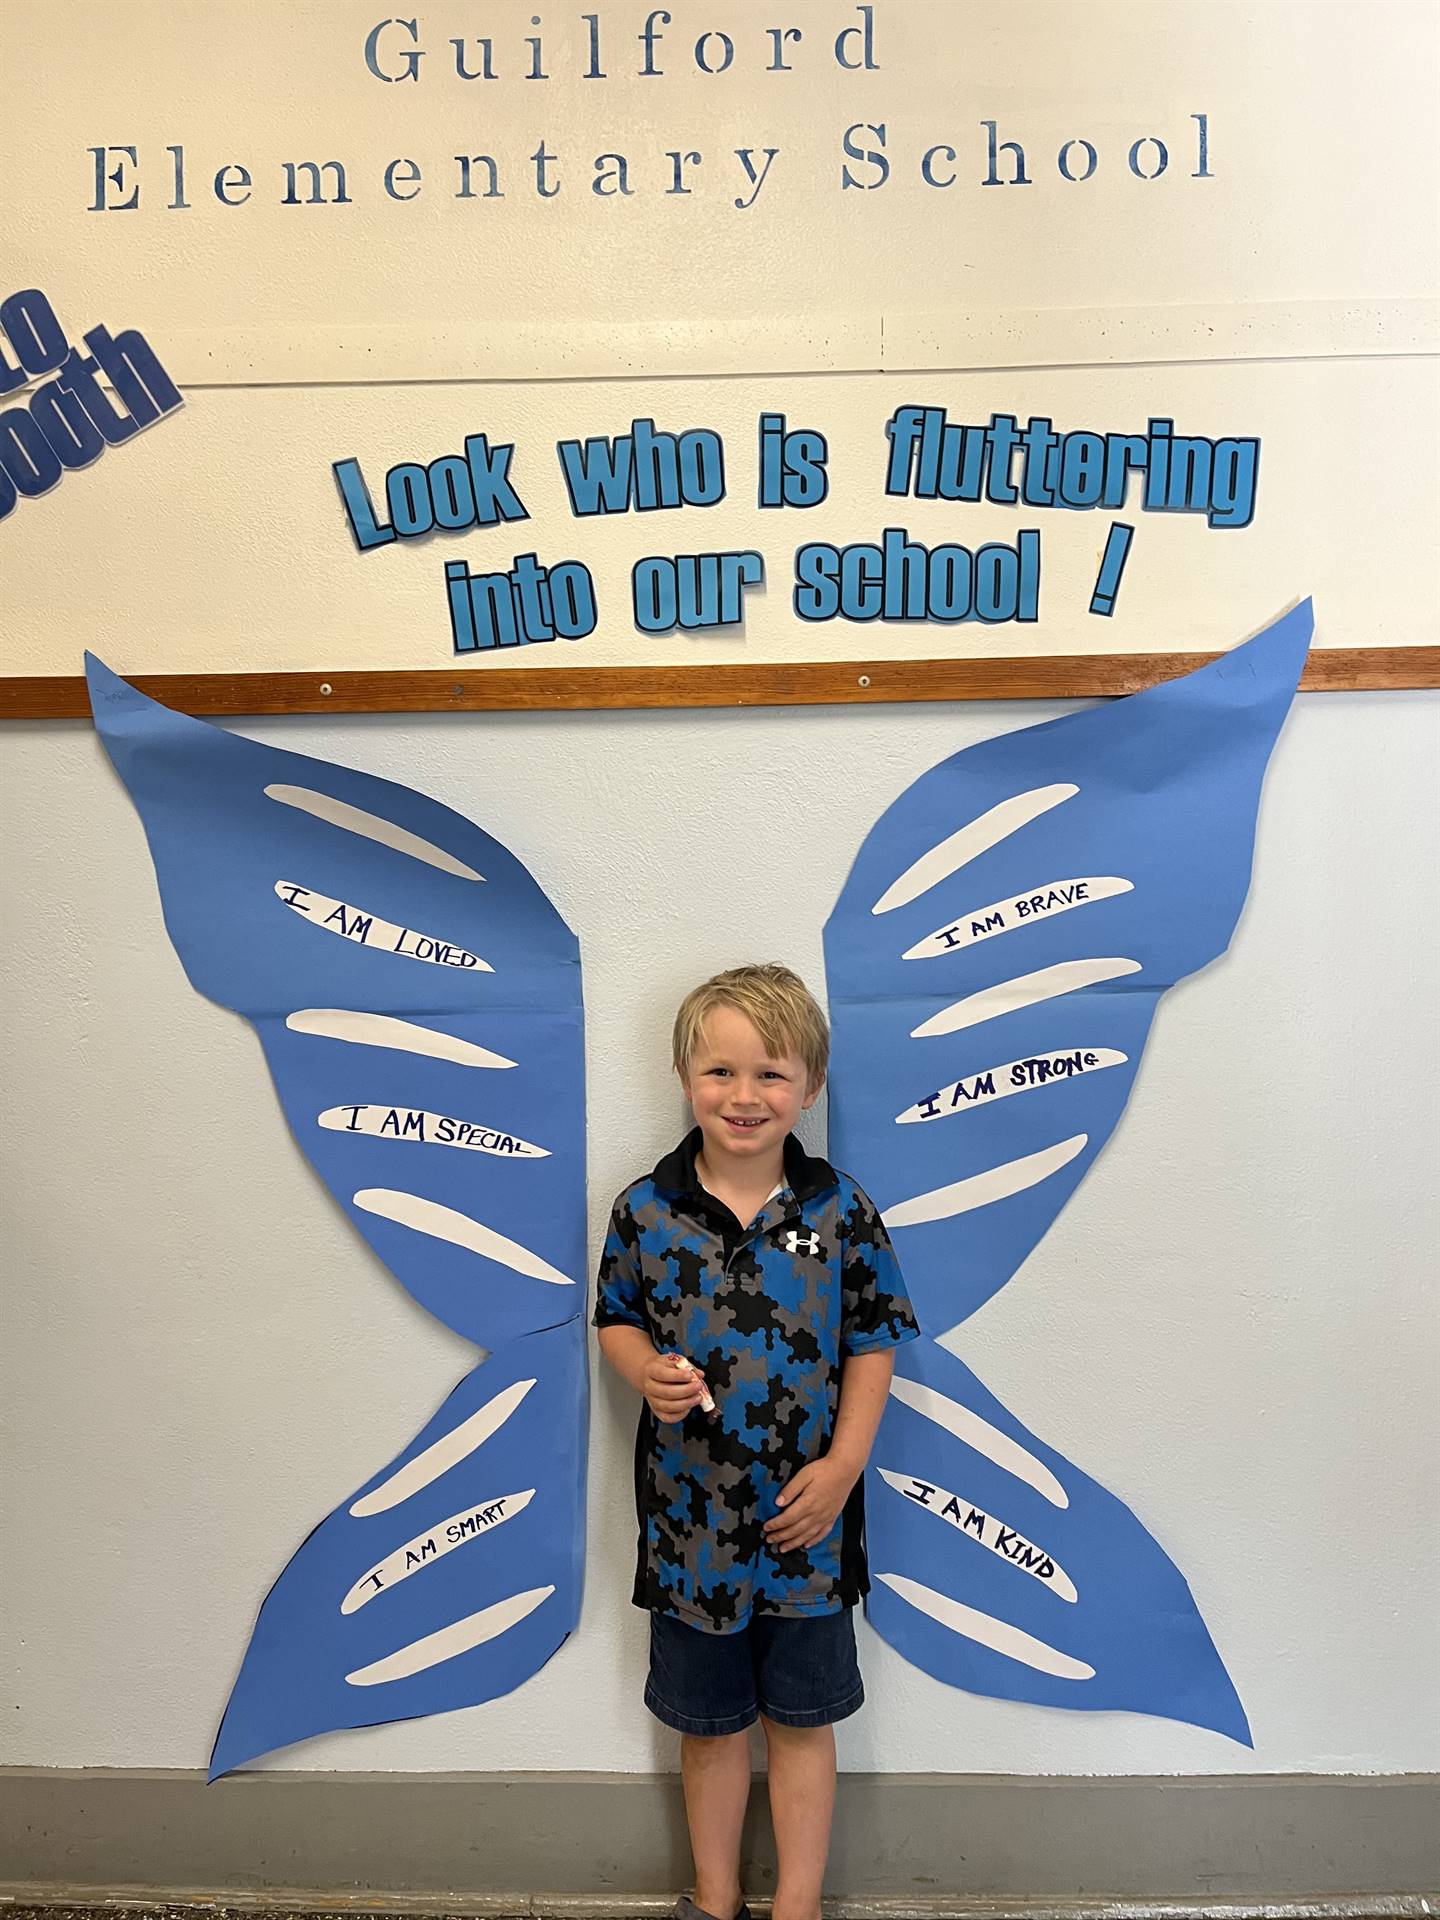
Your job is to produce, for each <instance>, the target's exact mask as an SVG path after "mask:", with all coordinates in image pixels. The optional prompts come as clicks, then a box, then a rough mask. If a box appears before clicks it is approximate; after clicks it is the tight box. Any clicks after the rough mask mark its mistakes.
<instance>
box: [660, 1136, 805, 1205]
mask: <svg viewBox="0 0 1440 1920" xmlns="http://www.w3.org/2000/svg"><path fill="white" fill-rule="evenodd" d="M703 1139H704V1136H703V1135H702V1133H701V1131H700V1129H699V1127H693V1128H692V1129H691V1130H690V1132H689V1133H687V1134H686V1136H685V1138H684V1139H683V1140H682V1141H681V1142H680V1144H679V1146H678V1147H675V1148H672V1150H671V1151H670V1152H669V1153H667V1154H666V1155H665V1157H664V1159H663V1160H661V1161H660V1162H659V1164H658V1165H657V1166H656V1168H655V1171H654V1172H653V1173H652V1174H651V1176H650V1177H651V1179H652V1180H653V1181H654V1182H655V1184H656V1186H657V1187H663V1188H664V1189H665V1191H666V1192H667V1193H671V1194H674V1195H676V1196H677V1198H681V1199H687V1200H699V1201H701V1202H708V1203H709V1204H710V1205H711V1206H715V1205H717V1204H718V1203H717V1202H716V1200H715V1198H714V1196H713V1194H709V1193H707V1192H706V1191H705V1189H704V1187H702V1186H701V1184H700V1176H699V1174H698V1173H697V1172H696V1171H695V1161H696V1158H697V1157H698V1155H699V1152H700V1147H701V1144H702V1141H703ZM835 1184H836V1173H835V1169H834V1168H833V1167H832V1166H831V1164H830V1162H829V1161H828V1160H821V1159H819V1158H818V1157H817V1156H816V1155H814V1154H810V1153H807V1152H806V1151H805V1149H804V1147H802V1146H801V1144H800V1142H799V1141H798V1140H797V1139H796V1138H795V1135H794V1134H793V1133H787V1134H786V1136H785V1185H786V1186H787V1187H788V1188H789V1189H790V1191H791V1192H792V1193H793V1194H794V1196H795V1198H796V1199H797V1200H799V1201H802V1202H803V1201H806V1200H812V1199H814V1197H815V1195H816V1194H817V1193H823V1192H824V1191H825V1189H826V1188H827V1187H833V1186H834V1185H835Z"/></svg>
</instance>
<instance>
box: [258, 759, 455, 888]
mask: <svg viewBox="0 0 1440 1920" xmlns="http://www.w3.org/2000/svg"><path fill="white" fill-rule="evenodd" d="M265 795H266V798H267V799H269V800H278V801H279V802H280V804H281V805H282V806H286V807H295V808H297V809H298V811H299V812H301V813H308V814H312V815H313V816H314V818H315V819H317V820H324V821H327V822H328V823H329V825H330V826H332V827H343V828H344V829H345V831H346V832H347V833H358V834H360V835H362V836H363V837H364V838H365V839H366V840H375V841H378V842H379V844H380V845H381V846H382V847H393V848H394V849H395V851H396V852H397V853H408V854H409V855H410V857H411V859H412V860H423V861H424V862H425V864H426V865H427V866H431V867H438V868H439V869H440V871H441V872H442V873H453V874H455V875H456V876H457V878H459V879H461V880H483V879H484V878H485V876H484V874H483V873H477V872H476V871H475V869H474V868H473V867H470V866H467V865H466V864H465V862H464V861H463V860H457V859H456V857H455V855H454V854H453V853H447V852H446V851H445V849H444V847H437V846H436V845H435V843H434V842H433V841H431V840H422V839H421V837H420V835H419V834H418V833H411V831H410V830H409V828H408V827H397V826H396V824H395V822H394V821H393V820H387V819H385V818H384V816H383V815H381V814H378V813H367V812H366V811H365V809H364V807H352V806H351V804H350V802H349V801H348V800H337V799H336V798H335V796H334V795H333V794H330V793H319V792H317V791H316V789H315V788H313V787H289V786H285V785H284V784H283V783H282V782H274V783H272V784H271V785H270V786H268V787H266V789H265Z"/></svg>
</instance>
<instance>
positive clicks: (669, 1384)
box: [597, 1325, 879, 1425]
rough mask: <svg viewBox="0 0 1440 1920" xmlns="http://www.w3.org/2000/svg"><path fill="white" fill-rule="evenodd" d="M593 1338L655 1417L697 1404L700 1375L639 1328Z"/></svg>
mask: <svg viewBox="0 0 1440 1920" xmlns="http://www.w3.org/2000/svg"><path fill="white" fill-rule="evenodd" d="M597 1337H598V1339H599V1341H600V1351H601V1353H602V1354H604V1356H605V1358H606V1360H607V1361H608V1362H609V1364H610V1365H611V1366H612V1367H614V1369H615V1371H616V1372H617V1373H618V1374H619V1375H620V1377H621V1379H622V1380H627V1381H628V1382H629V1383H630V1385H631V1386H632V1387H633V1388H634V1389H635V1391H636V1392H637V1393H643V1394H644V1396H645V1399H646V1400H647V1402H648V1403H649V1407H650V1411H651V1412H652V1413H653V1414H654V1416H655V1418H656V1419H657V1420H661V1421H664V1422H665V1423H666V1424H667V1425H668V1424H669V1423H670V1422H671V1421H673V1420H683V1419H684V1418H685V1416H686V1414H687V1413H689V1411H690V1409H691V1408H692V1407H698V1406H699V1404H700V1402H701V1399H702V1398H703V1397H704V1395H705V1378H704V1375H703V1374H701V1373H700V1372H699V1371H698V1369H697V1370H692V1369H691V1368H690V1367H689V1366H688V1365H687V1364H686V1363H685V1362H683V1361H677V1357H676V1355H674V1354H667V1353H657V1352H656V1351H655V1347H654V1344H653V1343H652V1341H651V1339H650V1336H649V1334H648V1333H646V1331H645V1329H644V1328H643V1327H627V1326H620V1325H615V1326H609V1327H601V1328H600V1329H599V1332H598V1336H597ZM876 1418H877V1419H878V1418H879V1416H878V1414H877V1416H876Z"/></svg>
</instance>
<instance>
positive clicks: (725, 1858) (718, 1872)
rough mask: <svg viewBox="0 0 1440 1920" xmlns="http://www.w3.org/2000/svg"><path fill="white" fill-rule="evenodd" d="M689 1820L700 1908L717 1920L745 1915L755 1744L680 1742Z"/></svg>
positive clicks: (736, 1737) (729, 1739)
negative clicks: (743, 1841)
mask: <svg viewBox="0 0 1440 1920" xmlns="http://www.w3.org/2000/svg"><path fill="white" fill-rule="evenodd" d="M680 1772H681V1777H682V1778H683V1780H684V1782H685V1817H686V1820H687V1822H688V1823H689V1827H690V1851H691V1853H692V1854H693V1855H694V1856H695V1904H696V1906H697V1907H699V1908H700V1909H701V1910H702V1912H705V1913H711V1914H714V1915H715V1920H735V1916H736V1914H738V1913H739V1911H740V1905H741V1900H740V1829H741V1827H742V1825H743V1824H744V1820H745V1806H746V1802H747V1801H748V1800H749V1798H750V1740H749V1736H748V1735H747V1734H744V1733H722V1734H718V1735H712V1736H708V1737H707V1736H706V1735H703V1734H698V1733H686V1734H682V1735H681V1737H680Z"/></svg>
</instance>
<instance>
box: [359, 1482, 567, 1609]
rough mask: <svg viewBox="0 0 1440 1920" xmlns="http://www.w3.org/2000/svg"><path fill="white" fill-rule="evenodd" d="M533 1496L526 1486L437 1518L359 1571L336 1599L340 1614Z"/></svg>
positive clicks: (491, 1527) (499, 1521)
mask: <svg viewBox="0 0 1440 1920" xmlns="http://www.w3.org/2000/svg"><path fill="white" fill-rule="evenodd" d="M534 1498H535V1489H534V1487H528V1488H527V1489H526V1490H525V1492H523V1493H502V1494H501V1495H500V1497H499V1499H497V1500H479V1501H477V1502H476V1503H475V1504H474V1505H473V1506H469V1507H464V1508H462V1509H461V1511H460V1512H459V1513H452V1514H451V1515H450V1516H449V1518H448V1519H445V1520H437V1521H436V1522H435V1525H434V1526H433V1527H427V1528H426V1530H425V1532H424V1533H417V1534H416V1536H415V1538H414V1539H413V1540H407V1541H406V1542H405V1544H404V1546H403V1547H396V1549H395V1551H394V1552H393V1553H387V1554H386V1556H385V1558H384V1559H383V1560H379V1561H377V1562H376V1564H375V1565H374V1566H373V1567H371V1569H370V1571H369V1572H368V1573H362V1574H361V1576H360V1578H359V1579H358V1580H357V1581H356V1582H355V1584H354V1586H353V1587H351V1589H350V1591H349V1592H348V1593H347V1594H346V1596H345V1598H344V1599H343V1600H342V1601H341V1602H340V1611H341V1613H358V1612H359V1610H360V1608H361V1607H363V1606H364V1605H365V1603H366V1601H367V1600H373V1599H374V1598H375V1596H376V1594H377V1593H386V1592H388V1591H389V1589H390V1588H391V1587H394V1586H398V1585H399V1583H400V1582H401V1581H402V1580H408V1579H409V1578H410V1576H411V1574H412V1573H422V1572H423V1571H424V1570H425V1568H426V1567H433V1566H434V1565H435V1563H436V1561H437V1560H443V1559H444V1557H445V1555H446V1554H447V1553H453V1552H454V1551H455V1549H456V1547H463V1546H465V1545H466V1544H467V1543H468V1542H469V1541H471V1540H480V1539H483V1538H484V1536H485V1535H486V1534H487V1533H493V1532H494V1531H495V1529H496V1527H498V1526H502V1525H503V1524H504V1523H505V1521H507V1520H513V1519H514V1518H515V1516H516V1514H517V1513H523V1512H524V1511H525V1509H526V1507H528V1506H529V1504H530V1502H531V1501H532V1500H533V1499H534Z"/></svg>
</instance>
